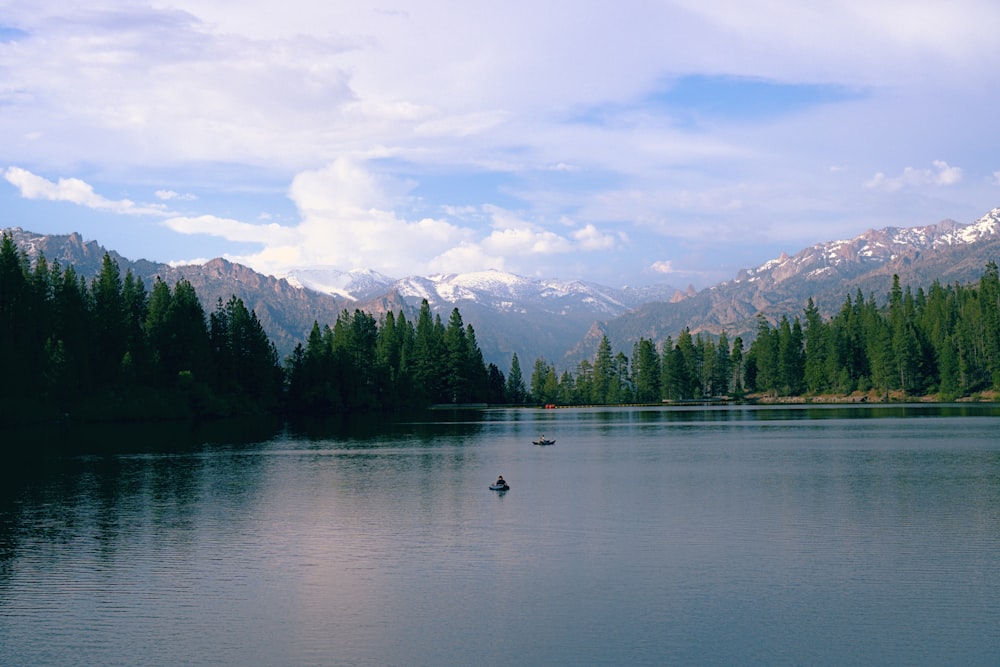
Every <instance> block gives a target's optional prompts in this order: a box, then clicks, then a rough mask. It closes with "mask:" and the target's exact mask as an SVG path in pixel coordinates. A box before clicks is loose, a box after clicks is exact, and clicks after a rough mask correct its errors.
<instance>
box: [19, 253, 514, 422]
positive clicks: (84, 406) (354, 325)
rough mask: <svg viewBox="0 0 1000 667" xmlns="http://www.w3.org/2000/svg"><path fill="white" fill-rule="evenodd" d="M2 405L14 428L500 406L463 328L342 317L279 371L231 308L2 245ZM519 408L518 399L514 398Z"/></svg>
mask: <svg viewBox="0 0 1000 667" xmlns="http://www.w3.org/2000/svg"><path fill="white" fill-rule="evenodd" d="M0 367H2V369H3V373H2V374H0V405H3V406H4V407H3V410H4V412H5V413H9V416H10V417H11V418H13V419H15V420H35V419H43V418H49V417H52V416H55V415H67V414H68V415H70V416H72V417H75V418H81V419H102V420H106V419H119V420H144V419H176V418H187V417H220V416H230V415H238V414H249V413H259V412H278V411H292V412H296V411H297V412H309V413H315V412H320V413H326V412H343V411H349V410H385V409H395V408H402V407H417V406H426V405H429V404H432V403H450V404H458V403H486V402H490V403H502V402H505V401H506V381H505V379H504V376H503V374H502V373H501V372H500V370H499V369H498V368H497V367H496V366H495V365H493V364H490V365H488V366H487V365H486V364H485V363H484V362H483V356H482V353H481V351H480V349H479V345H478V343H477V341H476V335H475V331H474V330H473V328H472V326H471V325H469V326H465V325H464V324H463V322H462V317H461V315H460V314H459V312H458V310H457V309H455V310H454V311H453V312H452V314H451V317H450V319H449V320H448V323H447V325H445V324H444V323H442V322H441V319H440V317H434V316H432V315H431V311H430V307H429V306H428V304H427V302H426V301H424V303H423V304H422V307H421V309H420V313H419V317H418V318H417V321H416V322H415V323H410V322H409V321H407V320H406V318H405V317H404V315H403V313H402V312H400V313H399V315H398V316H394V315H393V314H392V313H389V314H388V315H386V316H385V317H384V318H382V319H381V320H380V321H376V320H375V319H374V318H373V317H372V316H371V315H369V314H367V313H364V312H361V311H355V312H354V313H353V314H349V313H348V312H347V311H344V312H343V313H342V314H341V315H340V317H338V319H337V321H336V322H335V323H333V325H332V326H323V327H322V328H321V327H320V325H319V324H318V323H315V324H314V325H313V329H312V332H311V333H310V335H309V337H308V340H307V341H305V342H304V344H300V345H298V346H297V347H296V348H295V350H294V352H293V353H292V354H291V355H290V356H289V357H288V359H286V360H285V362H284V364H282V362H281V360H280V359H279V357H278V353H277V351H276V349H275V346H274V344H273V343H272V342H271V341H270V339H269V338H268V336H267V334H266V333H265V331H264V329H263V327H262V326H261V324H260V322H259V321H258V319H257V316H256V314H255V313H254V312H253V311H252V310H248V309H247V308H246V306H245V305H244V303H243V302H242V301H241V300H240V299H238V298H237V297H235V296H233V297H232V298H230V299H229V300H228V301H227V302H225V303H223V302H222V301H221V300H220V301H219V302H218V303H217V304H216V307H215V309H214V311H212V312H210V313H206V312H205V310H204V309H203V307H202V305H201V302H200V301H199V299H198V295H197V294H196V292H195V290H194V288H193V287H192V286H191V284H190V283H188V282H187V281H184V280H181V281H178V282H177V284H175V285H173V286H169V285H167V284H166V283H165V282H163V281H162V280H160V279H157V280H156V282H155V283H154V284H153V285H152V287H151V289H150V290H149V291H147V289H146V287H145V285H144V284H143V282H142V280H140V279H137V278H136V277H134V276H133V275H132V274H131V272H127V273H126V274H125V276H124V277H123V276H122V275H121V273H120V271H119V267H118V265H117V264H116V263H115V262H114V261H113V260H112V259H111V258H110V257H109V256H108V255H107V254H105V256H104V258H103V263H102V266H101V270H100V272H99V274H98V275H97V276H96V277H94V278H93V280H91V281H89V282H88V281H86V280H85V279H83V278H82V277H80V276H78V275H77V273H76V272H75V270H74V269H73V267H72V266H68V267H65V268H63V267H61V266H60V265H59V264H58V262H54V263H52V264H51V265H50V264H49V263H48V262H47V261H46V259H45V257H38V258H37V259H36V261H35V262H34V265H32V264H31V263H30V262H29V260H28V258H27V256H26V255H25V254H24V253H23V252H20V251H19V250H18V249H17V247H16V246H15V244H14V242H13V240H12V238H11V237H10V236H9V235H4V236H3V239H2V241H0ZM526 398H527V396H526V395H525V396H522V399H526Z"/></svg>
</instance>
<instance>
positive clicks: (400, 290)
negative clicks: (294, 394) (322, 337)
mask: <svg viewBox="0 0 1000 667" xmlns="http://www.w3.org/2000/svg"><path fill="white" fill-rule="evenodd" d="M6 231H7V232H8V233H11V234H12V236H13V237H14V241H15V242H16V243H17V244H18V246H19V247H21V248H23V249H24V250H25V251H26V252H27V254H28V255H29V256H31V257H34V256H37V254H38V253H40V252H41V253H44V254H45V257H46V258H47V259H48V260H49V262H50V263H51V262H52V261H53V260H58V261H59V262H60V263H61V264H62V265H64V266H65V265H68V264H72V265H73V266H74V267H75V268H76V270H77V272H78V273H80V274H81V275H83V276H86V277H88V278H89V277H92V276H93V275H96V273H97V271H99V269H100V265H101V260H102V258H103V255H104V252H105V249H104V248H103V247H102V246H100V245H99V244H98V243H97V242H96V241H89V242H85V241H84V240H83V238H82V237H81V236H80V235H79V234H70V235H50V236H43V235H39V234H34V233H32V232H26V231H24V230H22V229H20V228H11V229H8V230H6ZM108 252H109V254H110V255H111V257H112V258H113V259H115V261H117V262H118V264H119V266H120V267H121V270H122V273H123V274H124V272H125V271H126V270H128V269H131V270H132V271H133V273H134V274H135V275H137V276H139V277H141V278H143V280H144V281H146V283H147V286H148V285H151V284H152V281H153V280H155V278H156V276H160V277H161V278H163V280H165V281H166V282H167V283H168V284H170V285H171V286H173V284H174V283H175V282H176V281H177V280H178V279H180V278H185V279H186V280H188V281H190V282H191V284H192V285H193V286H194V287H195V289H196V290H197V291H198V294H199V296H200V297H201V298H202V302H203V303H204V305H205V308H206V310H207V311H209V312H210V311H211V310H214V308H215V304H216V302H217V301H218V300H219V299H222V300H223V301H226V300H227V299H228V298H229V297H230V296H231V295H233V294H235V295H236V296H238V297H239V298H241V299H242V300H243V301H244V303H245V304H246V305H247V307H248V308H252V309H253V310H254V311H255V312H256V313H257V316H258V318H259V319H260V321H261V324H262V325H263V326H264V328H265V330H267V332H268V334H269V335H270V336H271V337H272V339H273V340H274V341H275V344H276V345H277V346H278V349H279V351H280V352H281V353H282V355H285V354H288V353H289V352H290V351H291V349H292V348H293V347H294V345H295V344H296V343H299V342H304V341H305V339H306V337H307V336H308V332H309V330H310V329H311V328H312V323H313V321H317V322H319V323H320V324H321V325H324V324H330V325H332V324H333V323H334V322H335V321H336V318H337V316H338V315H339V314H340V313H341V312H342V311H343V310H345V309H347V310H348V311H353V310H354V309H358V310H362V311H365V312H369V313H372V314H373V315H375V316H376V317H378V316H382V315H384V314H385V313H386V312H388V311H392V312H394V313H398V312H400V311H401V312H403V313H404V315H405V316H406V317H407V318H410V319H411V320H412V319H415V318H416V314H417V312H418V309H419V306H420V302H421V300H422V299H427V301H428V303H429V304H430V305H431V308H432V310H433V311H434V312H435V313H437V314H439V315H440V316H441V317H442V319H443V320H445V321H447V319H448V316H449V314H450V312H451V310H452V308H455V307H457V308H458V309H459V311H460V312H461V314H462V318H463V321H464V322H465V323H466V324H472V325H473V327H474V329H475V331H476V338H477V341H478V342H479V345H480V348H481V349H482V351H483V356H484V358H485V359H486V361H487V362H492V363H496V364H497V366H498V367H500V368H501V369H502V370H503V371H504V372H506V371H507V369H508V368H509V364H510V359H511V355H512V354H513V353H517V355H518V357H519V358H520V360H521V366H522V370H524V371H525V372H526V373H530V370H529V369H530V367H531V364H532V363H533V361H534V360H535V359H536V358H543V359H546V360H547V361H549V362H552V363H555V364H556V365H557V367H559V368H560V369H573V368H575V365H576V364H577V363H578V362H579V361H580V360H582V359H584V358H587V359H590V358H593V355H594V353H595V351H596V349H597V344H598V343H599V342H600V339H601V337H602V336H605V335H607V336H608V338H609V340H610V341H611V344H612V347H613V348H614V349H615V350H617V351H621V352H624V353H625V354H626V355H630V354H631V352H632V345H633V344H634V343H635V342H636V341H637V340H639V338H640V337H644V338H647V339H650V340H653V341H654V342H656V343H658V344H659V343H662V342H663V341H664V340H665V339H666V338H667V336H671V337H673V338H675V339H676V337H677V335H678V333H679V332H680V331H682V330H683V329H684V328H685V327H688V328H690V330H691V331H692V333H699V332H704V333H707V334H711V335H718V334H719V333H721V332H722V331H725V332H726V333H727V335H729V336H730V338H732V337H734V336H736V335H743V336H745V337H746V336H747V335H748V334H750V335H752V333H753V332H754V331H755V330H756V317H757V315H758V313H760V314H763V315H764V316H765V317H767V318H768V319H769V320H770V321H772V322H776V321H777V320H778V319H779V318H780V317H781V316H782V315H784V316H787V317H789V318H793V317H795V316H800V315H801V314H802V312H803V309H804V307H805V304H806V302H807V301H808V299H809V298H812V299H813V301H814V302H815V304H816V306H817V308H819V310H820V312H821V313H822V314H823V315H824V316H825V317H829V316H831V315H833V314H834V313H835V312H836V311H837V310H839V309H840V307H841V306H842V305H843V302H844V299H845V297H847V296H851V297H852V298H853V296H854V295H855V293H856V292H857V291H858V290H860V291H861V292H862V294H864V295H865V296H866V298H867V297H868V296H871V295H874V296H876V297H878V298H884V296H885V294H886V293H887V292H888V290H889V288H890V287H891V284H892V276H893V274H898V275H899V276H900V280H901V282H902V283H903V284H904V285H909V286H911V287H913V288H914V289H916V288H917V287H924V288H926V287H928V286H929V285H930V284H931V282H932V281H934V280H939V281H941V282H943V283H952V282H972V281H975V280H978V279H979V277H980V276H981V275H982V272H983V269H984V267H985V265H986V263H987V262H988V261H991V260H992V261H997V258H998V257H1000V208H997V209H993V210H992V211H990V212H989V213H987V214H986V215H985V216H983V217H982V218H980V219H979V220H976V221H974V222H972V223H970V224H966V225H962V224H959V223H957V222H955V221H953V220H945V221H942V222H940V223H937V224H934V225H926V226H922V227H912V228H897V227H885V228H883V229H879V230H874V229H872V230H869V231H867V232H865V233H863V234H861V235H859V236H857V237H855V238H853V239H847V240H838V241H828V242H824V243H817V244H815V245H813V246H810V247H808V248H805V249H803V250H801V251H799V252H797V253H795V254H794V255H787V254H782V255H781V256H780V257H778V258H775V259H773V260H770V261H768V262H765V263H763V264H761V265H760V266H758V267H756V268H753V269H746V270H741V271H740V272H739V273H738V274H737V275H736V277H735V278H734V279H733V280H729V281H726V282H722V283H719V284H717V285H713V286H711V287H708V288H705V289H702V290H700V291H695V290H694V289H693V288H690V287H689V288H688V289H687V290H686V291H680V290H677V289H675V288H673V287H670V286H668V285H654V286H649V287H641V288H620V289H619V288H611V287H606V286H602V285H597V284H595V283H589V282H586V281H582V280H573V281H558V280H539V279H532V278H525V277H523V276H517V275H514V274H510V273H505V272H502V271H492V270H490V271H478V272H472V273H465V274H441V275H434V276H426V277H418V276H411V277H407V278H402V279H394V278H390V277H388V276H385V275H383V274H380V273H378V272H375V271H338V270H336V269H331V268H329V267H305V268H300V269H296V270H294V271H291V272H289V273H288V274H287V275H286V276H283V277H274V276H264V275H261V274H259V273H257V272H255V271H253V270H251V269H249V268H247V267H245V266H241V265H239V264H234V263H232V262H229V261H227V260H224V259H214V260H211V261H210V262H207V263H205V264H202V265H191V266H177V267H173V266H170V265H166V264H158V263H154V262H149V261H146V260H138V261H131V260H128V259H126V258H124V257H122V256H121V255H119V254H118V253H117V252H115V251H114V250H109V251H108Z"/></svg>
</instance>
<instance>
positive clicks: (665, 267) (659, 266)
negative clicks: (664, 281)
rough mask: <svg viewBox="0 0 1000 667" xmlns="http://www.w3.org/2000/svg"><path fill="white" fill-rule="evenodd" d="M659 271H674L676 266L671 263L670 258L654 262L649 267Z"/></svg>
mask: <svg viewBox="0 0 1000 667" xmlns="http://www.w3.org/2000/svg"><path fill="white" fill-rule="evenodd" d="M649 268H651V269H652V270H653V271H655V272H657V273H673V272H674V267H673V266H672V265H671V263H670V260H661V261H659V262H653V264H652V265H651V266H650V267H649Z"/></svg>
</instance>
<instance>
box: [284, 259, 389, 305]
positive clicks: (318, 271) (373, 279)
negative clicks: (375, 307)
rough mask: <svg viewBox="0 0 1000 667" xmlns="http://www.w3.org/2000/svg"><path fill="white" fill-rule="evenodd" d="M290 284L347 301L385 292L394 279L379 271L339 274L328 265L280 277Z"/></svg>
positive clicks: (300, 269)
mask: <svg viewBox="0 0 1000 667" xmlns="http://www.w3.org/2000/svg"><path fill="white" fill-rule="evenodd" d="M280 277H282V278H284V279H285V280H287V281H288V283H289V284H290V285H293V286H295V287H301V288H304V289H309V290H312V291H314V292H320V293H321V294H329V295H331V296H336V297H341V298H345V299H348V300H350V301H361V300H364V299H369V298H372V297H375V296H378V295H379V294H383V293H385V292H387V291H388V289H389V286H390V285H392V283H393V282H394V280H393V279H392V278H389V277H388V276H384V275H382V274H381V273H379V272H378V271H372V270H370V269H356V270H354V271H340V270H338V269H335V268H332V267H328V266H313V267H304V268H297V269H293V270H291V271H289V272H288V273H286V274H285V275H283V276H280Z"/></svg>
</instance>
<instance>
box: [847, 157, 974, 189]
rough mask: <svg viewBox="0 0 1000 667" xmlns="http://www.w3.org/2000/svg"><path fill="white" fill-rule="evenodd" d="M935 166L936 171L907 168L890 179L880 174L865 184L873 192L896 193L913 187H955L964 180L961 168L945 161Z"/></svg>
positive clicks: (937, 162) (938, 161)
mask: <svg viewBox="0 0 1000 667" xmlns="http://www.w3.org/2000/svg"><path fill="white" fill-rule="evenodd" d="M933 164H934V169H915V168H914V167H906V168H905V169H904V170H903V173H902V174H900V175H899V176H896V177H888V176H886V175H885V174H884V173H882V172H878V173H877V174H875V175H874V176H873V177H872V178H871V179H869V180H868V181H867V182H865V187H866V188H869V189H872V190H886V191H888V192H896V191H897V190H902V189H903V188H911V187H926V186H942V187H943V186H948V185H955V184H956V183H958V182H960V181H961V180H962V169H961V168H960V167H952V166H949V165H948V163H947V162H945V161H944V160H935V161H934V162H933Z"/></svg>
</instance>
